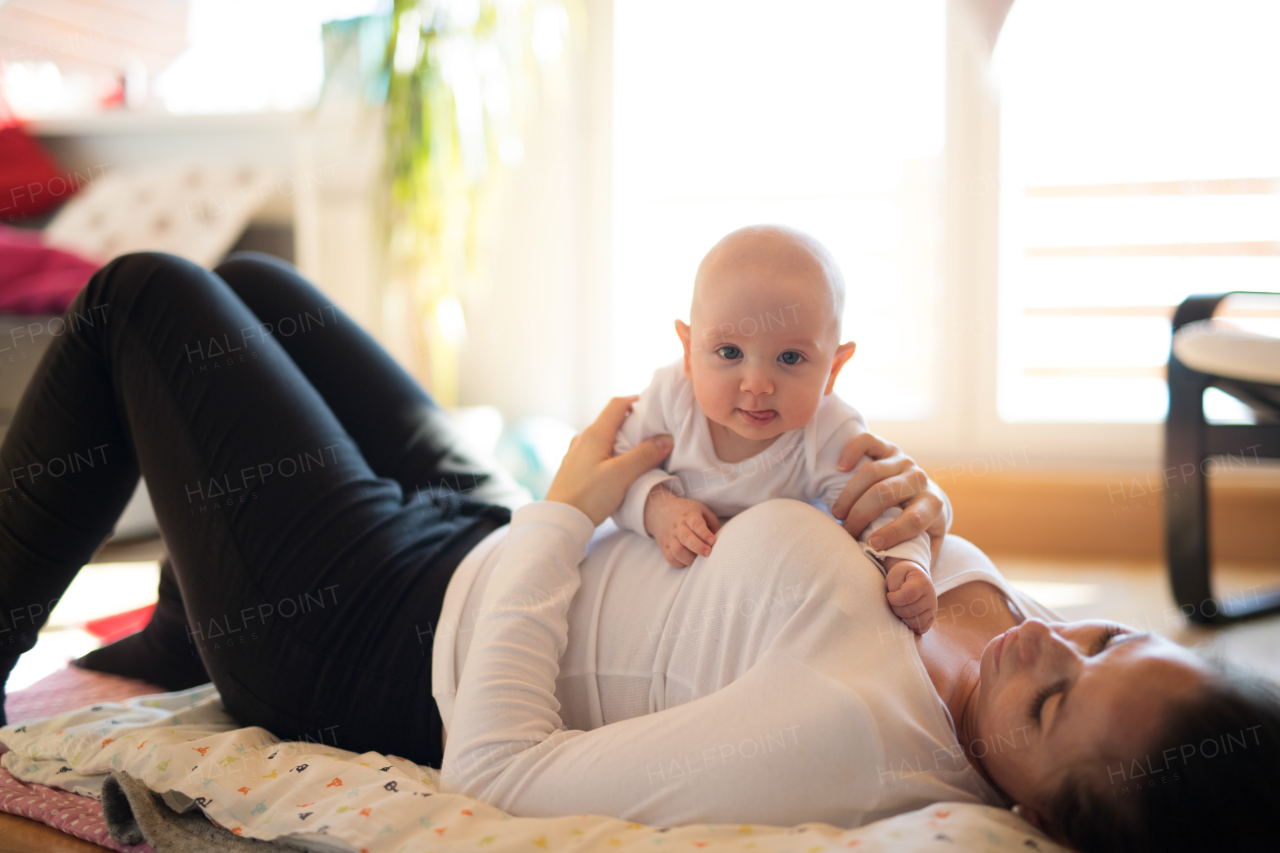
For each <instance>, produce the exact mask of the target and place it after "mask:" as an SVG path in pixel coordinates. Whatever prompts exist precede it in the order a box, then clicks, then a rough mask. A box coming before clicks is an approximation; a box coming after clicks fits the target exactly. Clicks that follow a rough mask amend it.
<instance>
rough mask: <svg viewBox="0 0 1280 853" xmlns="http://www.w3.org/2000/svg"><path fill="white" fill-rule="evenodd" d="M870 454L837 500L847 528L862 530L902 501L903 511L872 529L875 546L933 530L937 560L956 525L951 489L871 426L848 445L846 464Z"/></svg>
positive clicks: (838, 515)
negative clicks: (948, 490) (934, 479)
mask: <svg viewBox="0 0 1280 853" xmlns="http://www.w3.org/2000/svg"><path fill="white" fill-rule="evenodd" d="M864 455H865V456H867V457H868V458H870V459H871V460H872V461H871V462H870V463H868V464H865V465H863V466H862V467H861V468H859V469H858V470H857V471H855V472H854V475H853V476H852V477H851V478H850V479H849V483H848V485H846V486H845V487H844V491H843V492H841V494H840V497H838V498H836V500H835V502H834V503H832V504H831V514H832V515H833V516H835V517H836V518H840V519H844V526H845V529H846V530H848V531H849V532H850V533H852V534H853V535H855V536H857V535H858V534H860V533H861V532H862V531H863V529H864V528H866V526H867V525H868V524H870V523H871V522H872V521H874V520H875V519H877V518H879V517H880V515H881V514H883V513H884V511H885V510H886V509H887V508H888V507H891V506H900V507H902V515H900V516H898V517H897V518H896V519H894V520H893V521H892V522H890V523H889V524H886V525H884V526H883V527H881V528H880V529H879V530H876V531H875V532H874V533H873V534H872V535H871V537H870V541H869V544H870V545H871V547H873V548H876V549H879V550H884V549H886V548H891V547H893V546H894V545H896V544H898V543H899V542H905V541H907V540H908V539H911V538H912V537H914V536H918V535H920V534H921V533H928V534H929V546H930V549H931V551H932V553H933V559H934V560H937V559H938V550H939V549H940V548H941V547H942V539H943V537H944V536H945V535H946V532H947V530H948V529H949V528H950V527H951V502H950V501H949V500H948V499H947V495H946V493H945V492H943V491H942V488H941V487H940V486H938V484H937V483H935V482H933V481H932V480H930V479H929V477H928V475H927V474H925V472H924V469H923V468H921V467H920V466H919V465H917V464H916V463H915V460H913V459H912V458H911V457H909V456H907V455H906V454H904V453H903V452H902V450H901V449H899V448H898V446H897V445H895V444H892V443H890V442H887V441H885V440H884V439H882V438H880V437H879V436H878V435H875V434H874V433H870V432H864V433H862V434H861V435H859V436H857V437H856V438H854V439H853V440H852V441H850V442H849V443H848V444H847V445H845V448H844V451H843V452H842V453H841V454H840V463H839V467H840V469H841V470H842V471H849V470H852V469H853V467H854V466H855V465H856V464H857V463H858V460H859V459H860V458H861V457H862V456H864Z"/></svg>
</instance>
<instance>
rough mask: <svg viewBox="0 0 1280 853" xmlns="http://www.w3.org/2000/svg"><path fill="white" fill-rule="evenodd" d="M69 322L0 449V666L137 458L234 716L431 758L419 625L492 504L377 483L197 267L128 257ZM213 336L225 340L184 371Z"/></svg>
mask: <svg viewBox="0 0 1280 853" xmlns="http://www.w3.org/2000/svg"><path fill="white" fill-rule="evenodd" d="M67 316H68V321H69V322H68V328H67V330H66V332H65V334H64V335H62V336H61V337H60V338H59V340H57V341H56V342H55V344H54V346H53V347H51V348H50V350H49V352H48V353H47V354H46V356H45V358H44V360H43V361H42V362H41V364H40V366H39V368H38V369H37V371H36V376H35V378H34V380H33V383H32V386H31V387H30V388H29V389H28V391H27V393H26V394H25V395H24V397H23V400H22V403H21V404H20V405H19V408H18V412H17V414H16V415H15V418H14V421H13V424H12V426H11V428H10V431H9V434H8V435H7V436H6V438H5V441H4V444H3V446H2V447H0V466H2V468H0V470H3V471H4V472H5V478H6V479H8V480H9V481H10V482H9V483H5V484H4V485H3V488H7V491H0V500H3V504H0V620H3V621H2V622H0V637H6V635H7V640H0V642H5V649H6V655H7V656H8V658H9V659H8V660H7V661H0V667H3V670H0V671H4V672H6V673H7V670H8V668H9V666H11V665H12V662H13V660H14V659H15V658H16V653H18V652H21V651H25V650H26V649H27V648H30V646H31V645H32V644H34V641H35V631H36V630H37V629H38V628H39V625H40V624H42V623H43V621H44V617H45V616H47V603H48V602H49V601H50V600H52V599H56V598H57V597H58V596H59V595H60V594H61V592H62V590H63V589H65V587H66V585H67V584H68V583H69V582H70V580H71V578H72V577H73V576H74V574H75V572H76V571H77V570H78V569H79V567H80V566H81V565H82V564H83V563H84V562H85V561H86V560H87V559H88V558H89V556H90V555H91V554H92V553H93V551H94V549H95V548H96V547H97V546H98V545H99V544H100V543H101V541H102V539H103V538H104V537H105V536H106V535H107V533H108V532H109V530H110V528H111V525H112V524H113V523H114V521H115V519H116V518H117V517H118V516H119V513H120V510H121V509H122V508H123V506H124V503H125V501H126V500H127V499H128V496H129V494H130V492H131V491H132V488H133V485H134V483H135V482H136V478H137V474H138V471H139V469H141V471H142V473H143V474H144V475H145V476H146V478H147V482H148V487H149V489H150V492H151V495H152V502H153V504H154V505H155V509H156V516H157V521H158V522H159V525H160V528H161V531H162V533H163V535H164V538H165V543H166V546H167V548H168V550H169V554H170V557H171V559H172V561H173V566H174V569H175V574H176V578H177V582H178V585H179V586H180V587H181V593H182V598H183V600H184V602H185V603H186V613H187V617H188V621H189V623H190V624H191V626H192V628H191V629H190V630H191V636H190V637H189V641H190V642H191V644H192V645H193V646H195V647H196V648H197V650H198V652H199V654H200V655H201V657H202V659H203V661H204V663H205V666H206V667H207V669H208V671H209V674H210V675H211V676H212V677H213V680H214V682H215V684H216V685H217V686H218V688H219V689H220V691H221V692H222V696H223V701H224V703H225V704H226V706H227V708H228V710H229V711H230V712H231V713H232V714H234V715H236V716H237V717H238V718H239V719H240V720H241V721H242V722H245V723H246V724H256V725H262V726H265V727H267V728H269V729H271V730H273V731H274V732H275V733H277V734H279V735H282V736H285V737H300V736H303V735H307V734H308V733H309V734H310V736H311V737H312V738H315V737H316V736H317V733H318V732H326V733H328V735H329V738H330V742H334V741H336V742H337V743H338V744H339V745H342V746H344V747H348V748H351V749H356V750H363V749H380V750H383V751H396V752H399V753H401V754H405V755H408V756H410V757H414V758H416V759H418V760H426V761H430V760H432V759H435V760H438V754H439V742H438V741H439V730H438V717H436V718H435V719H434V720H433V719H432V716H433V712H434V702H432V701H431V695H430V669H429V666H430V646H429V641H428V643H427V645H426V648H425V650H424V648H423V645H424V644H423V641H422V636H423V634H426V635H427V636H428V638H429V636H430V630H431V626H432V624H433V623H434V620H435V618H436V617H437V616H438V613H439V599H440V598H441V597H442V596H443V592H444V588H445V586H446V585H447V582H448V577H449V576H450V575H451V574H452V571H453V569H454V567H455V566H456V565H457V562H458V561H460V560H461V559H462V557H463V556H465V554H466V552H467V551H469V550H470V548H471V547H474V544H475V543H476V542H477V541H479V539H480V538H482V537H483V536H484V535H487V534H488V533H489V532H490V531H492V530H493V529H496V527H498V526H500V525H501V524H502V523H503V522H504V521H505V520H506V517H507V515H508V514H507V512H506V510H505V509H500V508H497V507H491V506H486V505H484V504H480V503H477V502H474V501H470V500H467V499H466V498H463V497H460V496H458V495H456V494H445V493H437V494H435V495H433V499H434V500H433V502H432V504H431V506H430V507H426V506H416V505H414V504H413V502H412V501H411V500H407V499H406V496H405V494H404V491H403V489H402V488H401V486H400V485H399V484H398V483H397V482H395V481H393V480H389V479H386V478H380V477H378V476H377V475H376V474H375V472H374V471H372V470H371V469H370V467H369V465H368V464H367V463H366V461H365V459H364V458H363V456H362V454H361V451H360V448H359V447H358V445H357V444H356V442H355V441H354V440H353V439H352V437H351V436H350V435H349V434H348V433H347V432H346V431H345V430H344V429H343V427H342V424H341V423H340V422H339V420H338V418H337V417H335V416H334V414H333V412H332V411H331V410H330V409H329V407H328V406H327V405H326V404H325V401H324V400H323V398H322V397H321V396H320V394H319V393H318V392H317V391H316V389H315V388H314V387H313V386H312V385H311V384H310V383H309V382H308V381H307V380H306V378H305V377H304V376H303V375H302V373H301V371H300V370H299V369H298V367H297V365H296V364H295V363H294V362H293V361H292V360H291V359H290V357H289V356H288V355H287V354H286V352H285V351H284V349H283V348H282V347H281V346H280V343H279V342H278V341H277V340H276V339H275V338H274V337H269V336H264V335H261V334H258V335H256V336H246V334H245V331H246V330H250V329H253V328H255V327H257V326H258V324H259V322H260V320H259V318H258V317H257V316H255V315H254V314H253V313H252V312H251V311H249V310H248V308H247V307H246V306H245V305H244V303H243V302H241V301H240V300H239V299H238V298H236V297H235V295H234V294H233V293H232V292H231V291H230V289H229V288H228V287H227V286H226V284H225V283H224V282H223V281H222V280H221V279H219V278H218V277H217V276H215V275H213V274H211V273H209V272H207V271H205V270H201V269H199V268H198V267H195V266H193V265H191V264H187V263H185V262H183V261H180V260H178V259H176V258H172V257H168V256H163V255H131V256H126V257H124V258H120V259H117V260H116V261H114V262H112V263H111V264H108V265H107V266H106V267H104V268H103V269H102V270H101V271H99V272H98V273H97V274H96V275H95V276H94V277H93V279H92V280H91V281H90V283H89V284H88V285H87V286H86V288H85V290H84V291H82V292H81V294H80V295H79V296H78V297H77V298H76V301H75V302H74V303H73V305H72V307H71V309H70V310H69V312H68V315H67ZM236 336H239V340H240V341H241V342H242V343H240V344H236V343H235V341H236ZM233 344H234V345H235V346H236V349H232V348H231V346H232V345H233ZM215 349H221V350H223V351H224V352H227V353H229V354H228V355H226V356H225V357H222V358H220V360H219V362H218V363H217V366H213V365H208V366H206V369H204V370H200V369H198V368H199V367H200V366H201V365H199V364H197V363H196V362H197V360H199V359H200V358H201V356H202V355H203V354H205V353H208V352H210V351H212V350H215ZM433 723H434V726H433ZM433 727H434V732H433V731H432V729H433ZM433 738H434V743H433V742H432V741H433Z"/></svg>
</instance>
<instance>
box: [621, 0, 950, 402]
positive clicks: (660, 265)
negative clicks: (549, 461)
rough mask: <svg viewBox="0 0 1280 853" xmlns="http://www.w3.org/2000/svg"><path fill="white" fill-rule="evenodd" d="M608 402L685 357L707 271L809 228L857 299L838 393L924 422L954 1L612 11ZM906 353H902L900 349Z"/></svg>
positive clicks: (655, 4)
mask: <svg viewBox="0 0 1280 853" xmlns="http://www.w3.org/2000/svg"><path fill="white" fill-rule="evenodd" d="M613 14H614V18H613V31H614V53H613V81H614V82H613V115H614V127H613V145H614V147H613V189H614V207H613V234H614V238H613V296H612V302H613V316H612V320H611V332H612V335H611V339H612V353H611V355H612V362H611V366H610V371H609V373H610V375H611V385H612V390H613V393H634V392H638V391H639V390H640V389H642V388H644V387H645V386H646V385H647V384H648V382H649V379H650V376H651V375H652V372H653V370H654V369H655V368H656V367H658V366H660V365H663V364H666V363H668V362H669V361H671V360H674V359H675V358H677V357H679V355H680V351H681V350H680V344H679V341H678V339H677V337H676V334H675V331H674V329H673V320H674V319H676V318H681V319H686V320H687V319H688V311H689V301H690V298H691V296H692V292H693V276H694V271H695V270H696V268H697V264H698V261H699V260H700V259H701V257H702V255H703V254H704V253H705V252H706V251H707V250H708V249H709V248H711V246H712V245H713V244H714V243H715V241H716V240H718V239H719V238H720V237H722V236H723V235H724V234H726V233H728V232H729V231H731V230H733V229H735V228H738V227H741V226H743V225H749V224H752V223H759V222H780V223H784V224H788V225H792V226H795V227H797V228H801V229H803V230H805V231H808V232H810V233H811V234H813V235H814V236H816V237H817V238H818V239H819V240H821V241H822V242H823V243H824V244H826V246H827V247H828V248H830V249H831V251H832V252H833V253H834V254H835V256H836V259H837V261H838V262H839V264H840V267H841V269H842V270H843V272H844V276H845V280H846V284H847V289H848V293H847V300H846V302H847V308H846V312H845V317H844V338H845V339H846V340H854V341H857V343H858V350H857V354H856V355H855V356H854V358H853V361H852V362H850V364H849V366H848V367H846V368H845V370H844V372H843V373H842V374H841V379H840V383H839V384H838V385H837V390H838V391H839V392H840V393H841V394H842V396H844V397H845V399H847V400H848V401H850V402H851V403H853V404H854V405H855V406H857V407H858V408H859V409H860V410H861V411H862V412H863V413H864V414H865V415H866V416H867V417H869V418H879V419H882V420H896V421H909V420H927V419H929V418H931V417H933V416H934V415H935V414H936V411H937V408H938V405H939V393H940V392H939V387H938V386H939V376H938V372H939V371H938V363H939V360H940V358H941V357H942V352H941V348H940V344H939V342H938V339H939V337H940V336H939V335H938V334H934V332H936V330H938V329H939V328H940V327H941V324H942V319H941V316H940V310H939V306H940V304H941V298H940V294H941V290H942V278H943V268H942V264H943V258H942V249H943V237H944V231H943V215H944V206H945V201H946V199H945V195H946V193H945V186H944V179H945V176H944V174H943V144H944V136H945V115H946V109H945V91H946V86H945V61H946V52H945V43H946V4H945V2H943V0H895V2H893V3H878V2H866V1H865V0H860V2H849V0H803V2H791V3H785V4H778V3H772V2H770V3H765V2H758V0H753V2H742V0H696V2H691V0H615V2H614V13H613ZM907 343H910V346H906V345H904V344H907Z"/></svg>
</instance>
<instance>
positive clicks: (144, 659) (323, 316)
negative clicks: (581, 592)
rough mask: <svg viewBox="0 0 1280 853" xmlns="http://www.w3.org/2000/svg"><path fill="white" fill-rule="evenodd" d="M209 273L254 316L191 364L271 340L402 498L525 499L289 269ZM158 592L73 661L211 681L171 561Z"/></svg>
mask: <svg viewBox="0 0 1280 853" xmlns="http://www.w3.org/2000/svg"><path fill="white" fill-rule="evenodd" d="M214 272H215V274H217V275H218V277H220V278H221V279H222V280H223V281H225V282H226V283H227V284H228V285H229V286H230V287H231V289H232V290H233V291H234V292H235V294H236V295H237V296H239V297H240V299H241V301H243V302H244V303H245V304H246V305H247V306H248V307H249V309H250V310H251V311H252V312H253V313H254V314H255V315H256V316H257V318H258V320H259V322H258V324H257V326H256V327H254V328H251V329H247V330H243V333H242V334H238V335H237V336H235V337H234V338H233V340H231V341H230V342H224V343H223V344H221V345H219V346H217V347H216V348H214V347H194V348H192V350H191V352H189V353H188V363H189V364H190V365H192V366H193V367H195V368H196V369H203V370H205V371H208V370H217V369H221V368H220V367H215V366H214V365H215V364H220V363H221V362H222V361H225V360H227V359H231V360H232V364H234V363H235V361H234V359H235V357H236V355H237V354H238V351H239V350H238V348H242V347H244V346H246V345H247V344H249V343H251V342H252V341H253V340H254V339H255V338H256V337H257V336H259V335H270V336H273V337H274V338H275V340H276V341H278V342H279V343H280V345H281V346H282V347H283V348H284V350H285V352H286V353H288V354H289V357H290V358H291V359H292V360H293V362H294V363H295V364H297V365H298V367H299V369H301V371H302V373H303V375H305V376H306V377H307V380H308V381H309V382H310V383H311V385H312V386H313V387H314V388H315V389H316V390H317V391H319V392H320V396H321V397H323V398H324V400H325V403H326V404H327V405H328V407H329V409H330V410H331V411H332V412H333V413H334V414H335V415H336V416H337V418H338V420H339V422H340V423H341V424H342V426H343V428H344V429H345V430H346V432H347V434H348V435H350V436H351V437H352V438H353V439H355V442H356V444H357V445H358V446H359V448H360V452H361V455H362V456H363V457H364V459H365V461H366V462H367V463H368V464H369V467H370V468H371V469H372V470H373V472H374V473H375V474H376V475H377V476H379V477H386V478H389V479H392V480H395V481H396V482H398V483H399V484H400V485H401V487H402V488H403V489H404V491H405V496H406V498H410V499H412V500H414V501H416V502H420V503H421V502H426V503H428V504H429V502H430V495H431V494H432V492H433V491H438V490H440V489H448V490H453V491H458V492H469V493H470V494H471V496H472V497H473V498H476V499H478V500H484V501H486V502H488V503H496V504H499V505H503V506H507V507H510V508H515V507H516V506H518V505H520V504H521V503H524V502H526V501H528V500H529V495H528V493H527V492H526V491H525V490H524V489H523V488H522V487H521V486H520V485H519V484H517V483H516V482H515V480H514V479H513V478H512V477H511V475H510V474H509V473H507V472H506V471H505V470H504V469H503V468H501V467H500V466H498V465H497V464H496V463H494V462H492V461H491V460H489V459H486V458H484V457H483V456H482V455H481V454H479V453H478V452H476V451H475V450H474V449H473V448H471V447H469V446H468V444H467V442H466V440H465V439H464V438H463V437H462V435H461V433H460V431H459V429H458V426H457V424H456V422H455V421H454V420H453V418H452V417H451V416H450V415H449V414H448V412H446V411H445V410H444V409H442V408H441V407H440V406H438V405H437V404H436V403H435V401H434V400H432V399H431V397H430V396H429V395H428V394H427V393H426V392H425V391H423V390H422V388H421V386H419V385H418V383H417V382H415V381H414V380H413V379H412V378H411V377H410V376H409V375H408V374H406V373H405V372H404V371H403V370H402V369H401V368H400V366H399V365H398V364H396V362H395V361H394V360H393V359H392V358H391V357H390V356H389V355H388V354H387V353H386V351H385V350H383V349H382V347H380V346H379V345H378V344H377V342H376V341H374V340H373V338H371V337H370V336H369V335H368V334H367V333H366V332H365V331H364V330H363V329H361V328H360V327H359V325H357V324H356V323H355V322H354V321H352V320H351V318H350V317H348V316H347V315H346V314H345V313H343V312H342V310H341V309H339V308H338V307H337V306H335V305H334V304H333V302H332V300H330V299H328V298H326V297H325V296H324V294H322V293H321V292H320V291H319V290H317V289H316V288H315V287H314V286H313V285H311V284H310V283H309V282H308V281H306V279H304V278H302V276H300V275H299V274H298V273H297V271H296V270H295V269H294V268H293V267H292V266H291V265H289V264H286V263H284V262H283V261H280V260H278V259H276V258H273V257H271V256H269V255H263V254H259V253H255V252H241V253H237V254H235V255H232V256H231V257H230V258H228V259H227V260H226V261H224V262H223V263H222V264H220V265H219V266H218V267H217V268H216V269H215V270H214ZM233 347H234V348H237V349H233ZM158 594H159V601H158V603H157V608H156V612H155V614H154V616H153V617H152V619H151V622H150V623H149V624H148V625H147V627H146V628H144V629H143V630H142V631H140V632H139V633H137V634H134V635H132V636H129V637H125V638H124V639H122V640H119V641H117V642H115V643H112V644H110V645H108V646H104V647H103V648H101V649H97V650H95V651H93V652H90V653H89V654H87V655H85V656H84V657H82V658H81V659H80V660H78V661H77V664H79V665H80V666H83V667H85V668H87V669H94V670H99V671H102V672H112V673H116V674H118V675H124V676H128V677H131V678H138V679H141V680H144V681H149V682H151V683H153V684H157V685H159V686H161V687H164V688H166V689H168V690H180V689H184V688H186V687H191V686H194V685H196V684H203V683H204V682H206V681H208V680H209V678H208V676H207V675H206V674H205V671H204V666H203V663H202V662H201V660H200V658H199V656H198V655H195V654H193V653H192V650H191V647H190V644H189V643H187V642H186V636H187V632H188V630H189V628H188V625H187V623H186V619H185V613H184V612H183V605H182V602H181V599H180V598H178V597H177V596H178V586H177V584H176V582H174V580H173V578H172V567H171V565H170V564H169V561H168V560H167V559H166V560H165V561H163V562H162V565H161V578H160V588H159V590H158Z"/></svg>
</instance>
